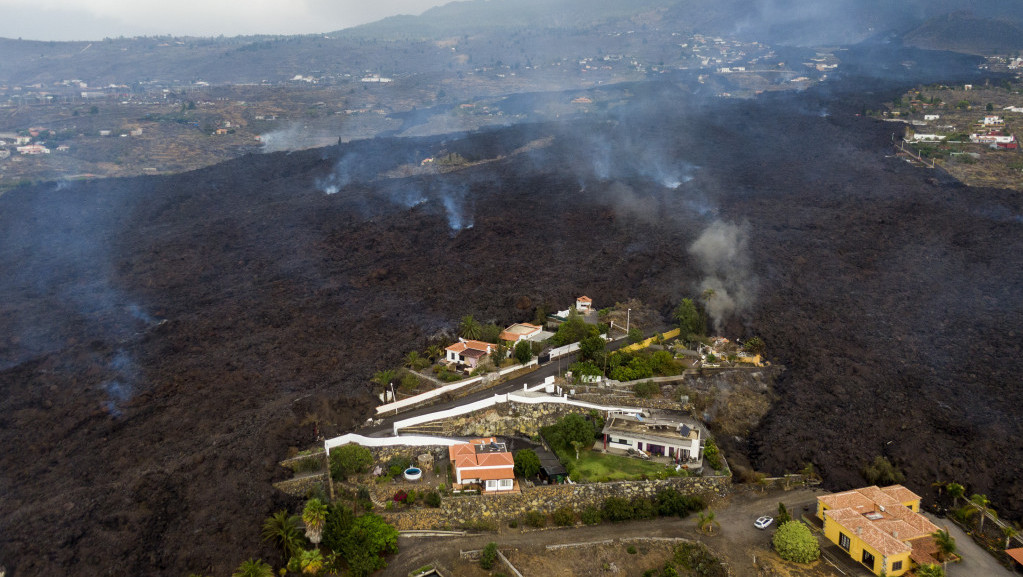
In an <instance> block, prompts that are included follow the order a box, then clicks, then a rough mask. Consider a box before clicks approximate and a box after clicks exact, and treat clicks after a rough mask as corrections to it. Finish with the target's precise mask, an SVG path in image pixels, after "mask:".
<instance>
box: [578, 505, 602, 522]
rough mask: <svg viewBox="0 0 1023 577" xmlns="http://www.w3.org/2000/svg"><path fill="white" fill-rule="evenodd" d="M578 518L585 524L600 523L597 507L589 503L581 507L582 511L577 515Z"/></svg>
mask: <svg viewBox="0 0 1023 577" xmlns="http://www.w3.org/2000/svg"><path fill="white" fill-rule="evenodd" d="M579 518H580V519H581V520H582V522H583V523H586V524H587V525H596V524H598V523H600V509H597V508H596V507H594V506H593V505H590V506H588V507H586V508H585V509H583V512H582V513H581V514H580V515H579Z"/></svg>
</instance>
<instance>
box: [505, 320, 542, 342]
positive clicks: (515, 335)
mask: <svg viewBox="0 0 1023 577" xmlns="http://www.w3.org/2000/svg"><path fill="white" fill-rule="evenodd" d="M540 330H541V328H540V327H538V326H536V325H533V324H529V323H515V324H513V325H511V326H510V327H508V328H506V329H504V330H503V331H501V335H500V336H499V337H498V338H499V339H501V340H502V341H517V340H519V339H520V338H522V337H524V336H527V335H531V334H533V333H536V332H539V331H540Z"/></svg>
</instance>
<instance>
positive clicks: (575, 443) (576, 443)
mask: <svg viewBox="0 0 1023 577" xmlns="http://www.w3.org/2000/svg"><path fill="white" fill-rule="evenodd" d="M571 443H572V448H573V449H575V460H576V461H578V460H579V449H582V448H583V446H584V445H583V443H582V442H581V441H572V442H571Z"/></svg>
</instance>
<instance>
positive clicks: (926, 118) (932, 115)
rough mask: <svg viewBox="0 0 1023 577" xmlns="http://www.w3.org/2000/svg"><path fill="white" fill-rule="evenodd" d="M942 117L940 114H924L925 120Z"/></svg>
mask: <svg viewBox="0 0 1023 577" xmlns="http://www.w3.org/2000/svg"><path fill="white" fill-rule="evenodd" d="M939 118H941V115H940V114H924V120H938V119H939Z"/></svg>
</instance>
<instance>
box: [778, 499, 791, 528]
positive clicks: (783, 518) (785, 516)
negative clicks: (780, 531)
mask: <svg viewBox="0 0 1023 577" xmlns="http://www.w3.org/2000/svg"><path fill="white" fill-rule="evenodd" d="M791 520H792V515H789V510H788V509H786V508H785V503H778V519H777V521H778V526H779V527H780V526H781V525H784V524H785V523H788V522H789V521H791Z"/></svg>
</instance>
